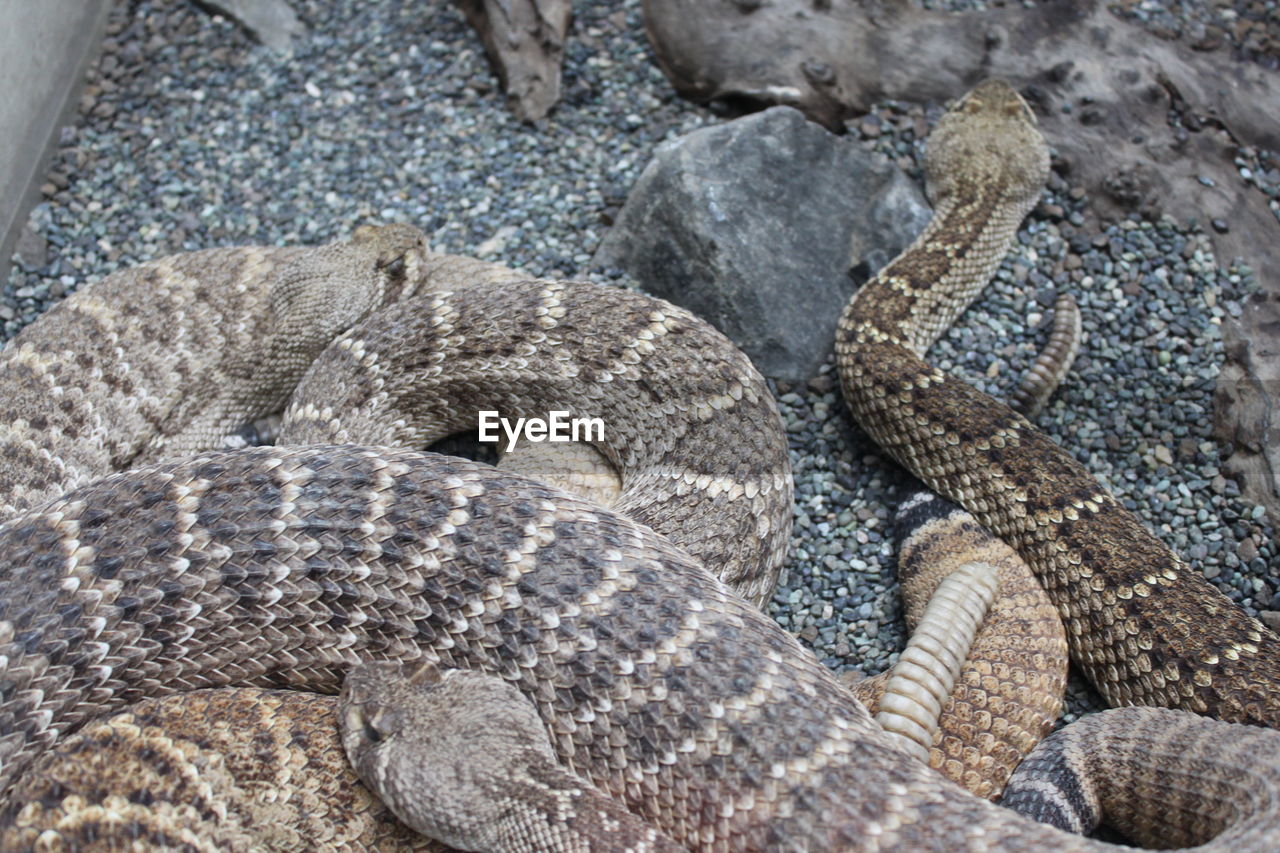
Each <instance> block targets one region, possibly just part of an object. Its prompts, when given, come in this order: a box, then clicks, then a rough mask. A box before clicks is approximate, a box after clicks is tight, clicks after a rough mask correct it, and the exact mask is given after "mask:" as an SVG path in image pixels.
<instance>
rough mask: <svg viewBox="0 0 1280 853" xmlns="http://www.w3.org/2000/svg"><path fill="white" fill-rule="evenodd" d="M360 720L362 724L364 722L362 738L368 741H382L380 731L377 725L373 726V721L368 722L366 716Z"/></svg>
mask: <svg viewBox="0 0 1280 853" xmlns="http://www.w3.org/2000/svg"><path fill="white" fill-rule="evenodd" d="M362 722H363V724H364V738H365V740H367V741H369V743H381V742H382V732H380V731H378V728H377V726H375V725H374V724H373V723H371V722H369V720H368V719H367V718H366V719H365V720H363V721H362Z"/></svg>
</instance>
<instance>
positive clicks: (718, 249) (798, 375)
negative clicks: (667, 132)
mask: <svg viewBox="0 0 1280 853" xmlns="http://www.w3.org/2000/svg"><path fill="white" fill-rule="evenodd" d="M929 215H930V212H929V208H928V207H927V205H926V204H925V202H924V198H923V197H922V195H921V193H920V191H919V190H918V189H917V188H916V186H915V185H914V184H913V183H912V182H911V181H910V180H909V179H908V178H907V177H906V176H905V175H904V174H903V173H902V172H901V171H900V170H898V169H897V168H896V167H894V166H892V165H891V164H889V163H888V162H887V161H885V160H884V159H883V158H881V157H878V156H876V155H873V154H871V153H870V152H867V151H865V150H864V149H863V148H861V147H860V146H858V145H857V144H856V143H854V142H852V141H851V140H849V139H847V138H842V137H838V136H835V135H834V134H832V133H830V132H828V131H826V130H824V129H823V128H822V127H821V126H819V125H817V124H814V123H812V122H809V121H807V120H806V119H805V118H804V116H803V115H801V113H800V112H798V111H797V110H794V109H791V108H790V107H773V108H771V109H768V110H765V111H764V112H762V113H757V114H755V115H751V116H748V117H746V118H741V119H738V120H736V121H732V122H728V123H726V124H722V125H718V126H716V127H711V128H705V129H702V130H698V131H695V132H693V133H690V134H688V135H687V136H684V137H681V138H680V139H677V140H674V141H673V142H670V143H667V144H666V145H664V146H662V147H660V148H659V149H658V151H657V152H656V154H655V155H654V158H653V162H651V163H650V164H649V166H648V167H647V168H646V169H645V171H644V173H643V174H642V175H641V177H640V180H639V181H638V182H637V184H636V186H635V188H634V189H633V190H632V192H631V195H630V196H629V197H628V198H627V202H626V204H625V205H624V206H623V208H622V211H621V213H620V215H619V217H618V220H617V223H616V224H615V225H614V227H613V229H612V230H610V231H609V233H608V234H607V235H606V236H605V238H604V241H603V242H602V243H601V244H600V248H599V250H598V251H597V252H596V256H595V258H594V260H593V264H594V265H595V266H596V267H598V268H610V267H612V268H618V269H621V270H622V271H624V272H626V273H627V274H628V275H630V276H631V277H633V278H634V279H636V280H637V281H638V282H639V283H640V286H641V287H643V288H644V289H645V290H646V291H648V292H649V293H652V294H654V295H656V296H660V297H662V298H664V299H668V300H670V301H672V302H674V303H676V304H678V305H682V306H684V307H685V308H688V309H689V310H691V311H693V312H694V313H695V314H698V315H699V316H701V317H703V318H705V319H706V320H708V321H710V322H711V323H713V324H715V326H716V327H717V328H719V329H720V331H722V332H724V333H725V334H726V335H727V336H728V337H729V338H730V339H732V340H733V342H734V343H736V344H737V345H738V346H739V347H741V348H742V349H743V351H744V352H746V353H747V355H748V356H750V357H751V360H752V361H753V362H754V363H755V365H756V367H757V368H758V369H759V370H760V372H761V373H763V374H764V375H766V376H772V377H774V378H777V379H791V380H798V379H807V378H809V377H810V376H812V375H814V374H815V373H816V372H817V369H818V366H819V365H820V364H821V363H822V361H823V359H824V358H825V357H826V355H827V353H829V352H830V351H831V347H832V343H833V341H834V338H835V329H836V321H837V320H838V319H839V317H840V312H841V310H842V309H843V308H844V305H845V303H846V302H847V301H848V299H849V296H850V295H851V294H852V293H853V292H854V290H856V289H857V285H858V284H860V283H861V282H862V281H865V280H866V279H867V278H868V277H869V276H870V275H871V274H873V273H874V272H875V271H876V270H878V269H879V268H880V267H881V266H883V265H884V264H885V263H886V262H887V261H889V260H890V259H892V258H893V256H894V255H895V254H897V253H898V252H899V251H900V250H901V249H903V248H905V247H906V246H907V245H908V244H909V243H910V242H911V240H912V239H914V238H915V235H916V234H918V233H919V232H920V230H922V229H923V228H924V225H925V224H926V223H927V222H928V220H929Z"/></svg>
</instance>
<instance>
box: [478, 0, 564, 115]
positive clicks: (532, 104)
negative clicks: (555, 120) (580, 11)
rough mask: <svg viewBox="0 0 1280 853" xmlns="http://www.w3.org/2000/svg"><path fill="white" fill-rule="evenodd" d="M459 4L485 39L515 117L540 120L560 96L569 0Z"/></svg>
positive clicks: (495, 0) (488, 0) (480, 0)
mask: <svg viewBox="0 0 1280 853" xmlns="http://www.w3.org/2000/svg"><path fill="white" fill-rule="evenodd" d="M458 5H459V6H461V7H462V11H463V14H465V15H466V17H467V22H468V23H469V24H471V26H473V27H475V28H476V30H477V31H478V32H479V33H480V35H481V37H482V38H483V39H484V48H485V51H486V52H487V53H488V55H489V62H490V64H491V65H492V66H493V69H494V71H495V72H497V74H498V78H499V79H500V80H501V82H502V87H503V89H504V91H506V93H507V103H508V105H509V106H510V107H511V111H512V112H513V113H515V115H516V118H518V119H520V120H521V121H537V120H538V119H540V118H543V117H544V116H545V115H546V114H547V113H548V112H550V110H551V108H552V107H553V106H555V103H556V101H558V100H560V65H561V63H562V61H563V60H564V39H565V33H567V32H568V30H569V21H570V20H571V19H572V17H573V15H572V10H571V8H570V0H458Z"/></svg>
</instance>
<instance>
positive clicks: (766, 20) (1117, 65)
mask: <svg viewBox="0 0 1280 853" xmlns="http://www.w3.org/2000/svg"><path fill="white" fill-rule="evenodd" d="M644 5H645V21H646V26H647V28H648V32H649V38H650V41H651V42H652V44H653V48H654V51H655V53H656V54H657V57H658V61H659V63H660V64H661V66H662V68H663V70H664V71H665V72H666V74H667V76H668V77H670V78H671V80H672V82H673V83H674V84H675V87H676V89H677V90H678V91H679V92H680V93H681V94H683V95H685V96H686V97H689V98H691V99H693V100H697V101H702V102H706V101H712V100H718V101H722V102H726V103H728V104H730V105H736V106H738V107H742V108H758V107H763V106H768V105H772V104H790V105H792V106H796V107H799V108H800V109H802V110H804V111H805V112H806V113H807V114H808V115H809V116H810V117H811V118H813V119H814V120H816V121H819V122H821V123H823V124H825V125H827V126H828V127H831V128H833V129H839V128H841V127H842V126H843V122H844V120H845V119H846V118H848V117H850V116H853V115H857V114H860V113H862V112H865V111H866V110H867V109H868V108H869V107H870V106H871V105H872V104H873V103H875V102H877V101H880V100H884V99H901V100H907V101H925V100H930V99H932V100H946V99H950V98H954V97H957V96H959V95H961V94H963V93H964V92H965V91H967V90H968V89H969V88H970V87H971V86H972V85H973V84H974V83H975V82H976V81H978V80H979V79H981V78H984V77H990V76H999V77H1004V78H1006V79H1007V80H1009V81H1011V82H1012V83H1014V85H1016V86H1018V87H1019V88H1020V89H1021V90H1022V91H1023V93H1024V94H1026V95H1027V96H1028V97H1029V99H1030V100H1031V101H1032V102H1033V104H1034V106H1035V108H1036V111H1037V114H1038V115H1039V116H1040V119H1041V123H1042V127H1043V130H1044V134H1045V136H1046V138H1048V139H1049V140H1051V142H1052V144H1053V146H1054V148H1055V150H1056V152H1057V155H1058V165H1059V167H1060V169H1061V170H1062V171H1063V172H1064V174H1065V175H1066V177H1067V179H1068V180H1069V182H1070V183H1071V184H1072V185H1073V186H1078V187H1082V188H1083V189H1084V190H1085V191H1086V192H1088V193H1089V196H1090V202H1091V206H1092V208H1093V210H1094V211H1095V212H1096V213H1098V214H1100V215H1102V216H1104V217H1116V216H1122V215H1125V214H1128V213H1130V212H1138V213H1142V214H1146V215H1155V214H1159V213H1167V214H1169V215H1171V216H1173V217H1175V218H1176V219H1178V220H1179V221H1186V220H1188V219H1197V220H1199V221H1200V222H1201V224H1203V225H1205V226H1206V228H1208V227H1209V223H1210V222H1211V221H1213V220H1221V221H1222V224H1226V225H1227V226H1228V227H1229V229H1230V230H1229V231H1228V232H1227V233H1216V232H1215V233H1214V234H1213V238H1214V243H1215V247H1216V248H1217V250H1218V255H1219V260H1220V261H1222V262H1224V263H1225V262H1229V261H1230V260H1232V259H1233V258H1236V257H1241V258H1243V259H1244V260H1246V261H1247V262H1249V263H1251V264H1253V266H1254V268H1255V269H1257V270H1258V271H1259V272H1260V273H1266V272H1267V271H1269V270H1271V269H1276V268H1280V224H1278V223H1277V221H1276V218H1275V215H1274V214H1273V213H1272V212H1271V211H1270V210H1269V209H1268V207H1267V199H1266V198H1265V197H1264V196H1263V194H1262V193H1261V192H1259V191H1257V190H1256V189H1254V188H1253V187H1251V186H1249V185H1248V184H1247V183H1246V182H1245V181H1244V180H1243V179H1242V178H1241V177H1240V174H1239V171H1238V169H1237V167H1236V165H1235V164H1234V162H1233V159H1234V156H1235V153H1236V148H1237V146H1238V145H1248V146H1258V147H1263V148H1270V149H1275V148H1278V147H1280V121H1277V119H1276V116H1277V115H1280V90H1278V89H1277V81H1276V79H1275V74H1274V72H1269V71H1267V70H1266V69H1264V68H1262V67H1261V66H1259V65H1256V64H1254V63H1248V62H1238V61H1235V60H1233V59H1232V58H1231V57H1230V56H1229V55H1228V54H1227V53H1225V52H1222V51H1219V52H1196V51H1193V50H1192V49H1191V48H1190V47H1188V46H1186V45H1183V44H1181V43H1176V42H1169V41H1162V40H1160V39H1159V38H1157V37H1155V36H1153V35H1151V34H1149V33H1148V32H1147V31H1145V30H1143V29H1142V28H1140V27H1139V26H1136V25H1134V24H1130V23H1127V22H1125V21H1123V20H1120V19H1118V18H1116V17H1115V16H1114V15H1112V14H1111V13H1110V12H1108V11H1107V10H1106V8H1105V7H1103V6H1102V5H1101V4H1098V3H1096V2H1071V0H1066V1H1065V2H1052V3H1046V4H1042V5H1038V6H1036V7H1034V8H1024V7H1023V6H1021V5H1020V4H1019V5H1018V6H1016V7H1011V8H1003V9H995V10H990V11H986V12H971V13H963V14H951V13H944V12H931V11H927V10H923V9H920V8H917V7H915V6H913V5H911V4H910V3H908V2H905V0H882V2H875V0H645V4H644ZM1171 113H1178V114H1180V116H1181V122H1180V126H1171V125H1170V123H1169V121H1168V119H1169V116H1170V114H1171Z"/></svg>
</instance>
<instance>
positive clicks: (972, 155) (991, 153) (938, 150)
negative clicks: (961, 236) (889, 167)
mask: <svg viewBox="0 0 1280 853" xmlns="http://www.w3.org/2000/svg"><path fill="white" fill-rule="evenodd" d="M1037 125H1038V122H1037V120H1036V116H1035V113H1033V112H1032V111H1031V107H1029V106H1028V105H1027V102H1026V101H1024V100H1023V99H1022V96H1021V95H1019V94H1018V92H1017V91H1016V90H1015V89H1014V88H1013V87H1012V86H1010V85H1009V84H1008V83H1006V82H1005V81H1003V80H999V79H994V78H993V79H990V80H984V81H983V82H981V83H979V84H978V85H977V86H975V87H974V88H973V89H972V90H971V91H970V92H969V93H968V94H966V95H964V96H963V97H962V98H960V99H959V100H958V101H956V102H955V103H954V104H952V106H951V108H950V109H948V110H947V112H946V114H945V115H943V117H942V118H941V119H940V120H939V121H938V125H937V127H935V128H934V130H933V133H931V134H930V135H929V141H928V143H927V146H928V147H927V149H926V152H925V172H926V184H927V185H928V187H929V200H930V201H931V202H932V203H933V205H934V207H941V206H944V205H946V204H948V203H951V204H955V203H975V204H978V205H981V206H988V205H989V206H991V207H995V208H999V207H1000V206H1002V205H1016V209H1017V211H1018V212H1017V216H1016V217H1015V218H1016V219H1019V220H1020V219H1022V217H1023V216H1025V215H1026V214H1027V212H1028V211H1030V210H1031V208H1032V207H1034V206H1035V204H1036V202H1037V201H1038V200H1039V198H1040V190H1041V189H1043V187H1044V185H1045V182H1046V181H1047V180H1048V179H1049V146H1048V144H1047V143H1046V142H1045V141H1044V137H1043V136H1041V135H1040V131H1039V129H1038V128H1037Z"/></svg>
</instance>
